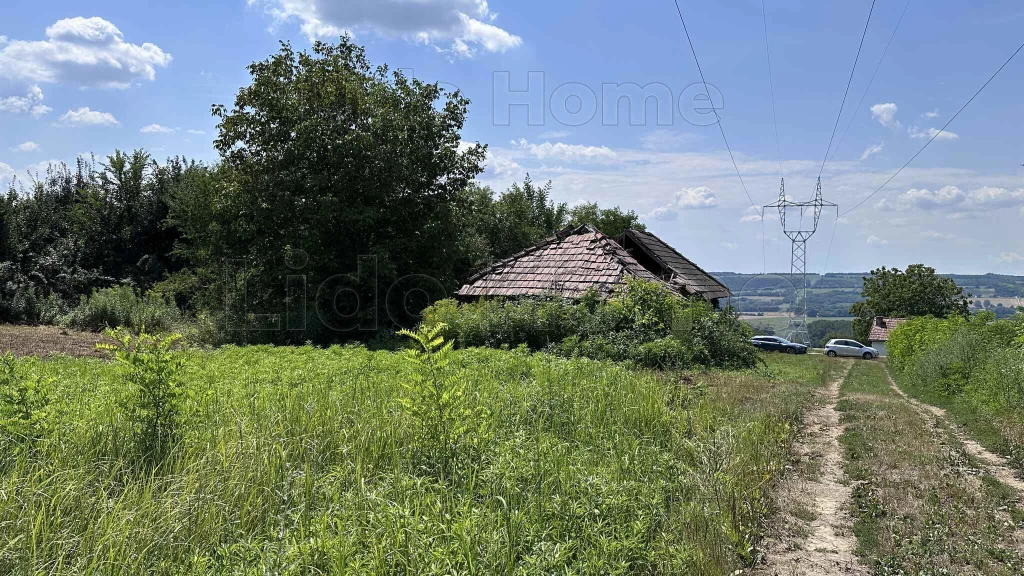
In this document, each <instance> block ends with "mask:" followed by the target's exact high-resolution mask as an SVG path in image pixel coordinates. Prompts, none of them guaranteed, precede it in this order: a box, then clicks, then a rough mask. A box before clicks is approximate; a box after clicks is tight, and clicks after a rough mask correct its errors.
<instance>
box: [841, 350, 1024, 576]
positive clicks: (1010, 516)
mask: <svg viewBox="0 0 1024 576" xmlns="http://www.w3.org/2000/svg"><path fill="white" fill-rule="evenodd" d="M842 394H843V399H842V400H841V401H840V403H839V406H838V408H839V409H840V410H841V411H842V412H843V414H844V423H845V425H846V432H845V433H844V435H843V437H842V443H843V446H844V448H845V452H846V457H847V461H848V463H847V468H846V470H847V475H848V476H849V477H850V479H851V480H852V481H853V483H854V511H853V512H854V517H855V518H856V523H855V526H854V532H855V533H856V535H857V538H858V554H859V555H860V556H861V557H862V558H863V559H864V561H865V562H866V563H868V564H869V565H871V567H872V568H873V569H874V571H875V572H876V573H878V574H985V575H989V574H992V575H995V574H1000V575H1002V574H1006V575H1010V574H1020V573H1021V571H1022V570H1024V560H1022V557H1021V553H1020V549H1019V548H1020V546H1019V543H1018V534H1017V533H1018V527H1017V525H1015V524H1014V521H1015V519H1016V518H1017V517H1018V516H1019V513H1018V512H1016V510H1017V505H1018V502H1017V498H1018V497H1019V495H1018V494H1016V493H1015V492H1014V491H1012V490H1007V489H1006V488H1005V487H1004V486H1002V485H1001V484H999V483H998V482H997V481H995V480H994V479H993V478H990V477H984V476H981V475H980V470H979V463H977V462H973V461H972V460H971V458H970V456H969V455H968V454H967V453H966V452H965V451H964V449H963V446H962V444H961V443H960V442H959V441H958V440H957V439H956V437H955V436H953V435H952V434H951V433H950V431H949V430H947V429H946V428H944V427H943V426H942V425H941V423H937V422H935V421H934V420H933V419H931V418H929V417H927V416H926V415H923V414H922V413H920V412H919V411H917V410H915V408H914V407H913V406H911V405H910V403H908V402H907V401H906V400H905V399H903V398H901V397H899V396H898V395H897V394H896V392H895V391H893V390H892V389H891V388H890V387H889V384H888V381H887V379H886V375H885V368H884V366H883V365H880V364H876V363H858V364H857V365H856V366H855V367H854V369H853V371H852V372H851V374H850V375H849V377H848V378H847V380H846V382H845V383H844V385H843V388H842Z"/></svg>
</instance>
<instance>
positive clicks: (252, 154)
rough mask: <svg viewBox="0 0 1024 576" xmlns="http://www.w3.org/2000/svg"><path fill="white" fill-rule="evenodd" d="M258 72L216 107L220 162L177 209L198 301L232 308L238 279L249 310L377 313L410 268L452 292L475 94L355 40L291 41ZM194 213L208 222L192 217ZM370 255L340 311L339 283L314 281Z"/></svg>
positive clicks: (477, 166)
mask: <svg viewBox="0 0 1024 576" xmlns="http://www.w3.org/2000/svg"><path fill="white" fill-rule="evenodd" d="M249 73H250V75H251V77H252V81H251V83H250V85H248V86H245V87H243V88H242V89H241V90H239V92H238V94H237V96H236V98H235V102H234V105H233V106H232V107H231V108H230V109H229V108H227V107H226V106H223V105H217V106H214V107H213V115H214V116H215V117H216V118H218V119H219V121H220V122H219V124H218V136H217V138H216V140H215V141H214V145H215V146H216V148H217V150H218V151H219V152H220V155H221V163H220V165H219V166H218V168H217V170H216V171H215V172H214V173H212V174H210V175H205V176H200V175H193V177H192V178H190V180H189V182H188V188H189V189H188V190H183V191H179V193H178V199H177V200H176V201H175V203H176V207H175V208H174V210H172V214H171V219H172V220H174V221H177V222H182V223H183V224H182V225H183V226H185V227H186V228H188V232H187V237H186V239H185V241H184V242H182V243H181V248H180V249H181V251H182V252H183V253H184V254H186V255H187V257H188V259H189V261H190V262H191V263H192V269H191V273H192V274H193V275H195V278H196V279H197V282H199V285H200V286H201V287H202V291H201V292H200V297H201V299H204V300H205V302H202V303H201V304H202V306H203V307H207V308H210V309H217V308H218V307H221V308H222V307H223V302H226V301H232V302H236V301H237V300H232V298H233V296H232V294H233V291H234V290H235V289H236V287H237V286H238V285H239V284H240V283H242V284H244V286H245V297H246V299H245V302H244V313H245V314H281V313H284V312H285V310H286V309H287V310H294V307H295V306H297V305H300V304H301V303H302V302H305V304H304V306H305V309H306V316H307V317H308V318H309V319H310V320H311V322H312V323H316V322H317V320H320V321H323V322H321V324H323V325H325V326H326V325H330V321H329V319H328V320H325V318H324V317H323V314H322V313H323V312H324V311H325V310H326V311H328V312H327V313H328V314H332V313H333V312H334V311H338V314H340V315H346V314H349V313H350V312H352V311H355V312H357V313H358V314H363V315H376V316H377V318H378V320H380V319H381V316H382V314H381V313H380V310H379V308H380V306H379V305H378V306H377V307H376V309H375V307H373V306H372V302H373V301H374V298H375V297H377V296H379V297H380V298H383V296H384V294H383V293H382V292H386V290H387V287H388V286H389V285H390V284H391V282H393V281H394V280H396V279H398V278H401V277H404V276H407V275H410V274H422V275H429V276H431V277H433V278H435V279H436V280H437V282H438V284H439V285H440V286H442V287H443V289H444V290H450V289H453V288H454V287H455V286H456V285H457V283H458V277H459V276H460V274H462V273H463V270H462V268H464V267H468V266H469V265H470V264H468V263H467V262H469V261H471V260H472V259H473V257H472V255H466V254H464V253H463V250H464V244H463V243H462V242H461V241H460V234H461V232H462V223H463V219H464V216H465V210H464V207H463V206H462V205H461V204H460V201H461V200H464V198H465V197H464V196H463V194H462V191H463V190H465V189H466V187H467V186H468V184H469V183H470V182H471V181H472V180H473V178H474V177H475V176H476V175H477V174H479V173H480V172H481V171H482V162H483V160H484V157H485V154H486V148H485V147H484V146H481V145H470V146H463V144H462V137H461V130H462V127H463V124H464V122H465V119H466V113H467V108H468V105H469V101H468V100H467V99H466V98H464V97H463V96H462V95H461V94H459V93H458V92H447V91H445V90H444V89H442V88H441V87H439V86H438V85H437V84H427V83H424V82H421V81H419V80H415V79H411V78H408V77H406V76H405V75H404V74H402V73H400V72H391V71H389V70H388V68H387V67H386V66H380V67H372V66H371V64H370V62H369V61H368V60H367V57H366V54H365V52H364V50H363V48H361V47H359V46H357V45H356V44H354V43H352V41H351V40H350V39H349V38H347V37H343V38H342V39H341V40H340V41H339V42H338V43H337V44H333V45H332V44H325V43H322V42H317V43H315V44H314V45H313V47H312V50H311V51H310V52H296V51H295V50H293V49H292V47H291V46H290V45H289V44H287V43H284V44H282V45H281V49H280V50H279V51H278V52H277V53H276V54H274V55H273V56H271V57H270V58H268V59H266V60H263V61H260V62H255V63H253V64H251V65H250V66H249ZM204 209H208V210H209V211H210V212H211V213H209V214H203V213H202V210H204ZM192 218H198V219H199V221H200V222H202V224H203V225H205V226H207V227H208V230H205V231H204V230H202V229H201V228H202V226H193V225H189V224H187V223H185V222H186V221H189V220H190V219H192ZM210 228H212V231H210V230H209V229H210ZM361 261H362V262H363V263H364V268H363V269H362V270H359V272H360V273H361V277H362V279H363V282H362V284H361V285H360V287H359V288H358V289H356V292H358V293H359V297H360V299H359V302H358V303H355V302H350V303H348V304H343V305H342V307H345V306H348V307H349V308H351V310H348V309H346V311H344V312H342V311H339V310H338V307H339V300H338V298H339V294H340V292H339V290H334V289H331V288H330V287H328V288H326V289H318V288H319V287H323V286H324V285H323V282H325V281H328V282H329V279H330V278H332V277H336V275H338V274H354V273H356V272H357V267H358V266H359V264H360V262H361ZM373 262H376V264H375V269H373V267H374V265H373V264H372V263H373ZM239 263H244V267H242V268H238V266H239V265H240V264H239ZM222 268H223V269H222ZM239 270H241V271H239ZM236 272H237V274H236ZM239 274H240V275H239ZM296 274H302V275H305V276H306V278H307V279H308V282H309V284H308V285H307V288H306V291H305V293H304V294H296V293H295V292H294V291H289V289H288V287H287V277H288V276H291V275H296ZM349 295H350V296H351V294H349ZM378 304H381V303H380V302H378ZM317 311H319V312H321V313H320V314H318V313H316V312H317ZM289 313H291V312H289ZM310 328H312V326H310ZM279 336H287V334H285V333H281V334H279ZM310 336H311V334H310V333H309V332H308V331H307V332H305V333H299V334H297V335H295V337H297V338H302V339H305V338H308V337H310ZM314 336H315V337H316V339H333V338H338V337H343V336H346V335H340V334H329V333H328V334H322V335H314ZM347 336H351V335H347Z"/></svg>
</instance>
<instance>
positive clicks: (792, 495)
mask: <svg viewBox="0 0 1024 576" xmlns="http://www.w3.org/2000/svg"><path fill="white" fill-rule="evenodd" d="M849 370H850V365H847V367H846V369H845V370H844V372H843V375H842V376H841V377H840V378H838V379H837V380H835V381H834V382H831V383H830V384H829V386H828V388H827V389H825V391H824V393H823V395H822V397H821V398H820V399H819V406H818V407H816V408H815V409H813V410H811V411H809V412H808V413H807V414H806V416H805V417H804V428H803V431H802V433H801V434H800V437H799V438H798V439H797V441H796V443H795V445H794V451H793V452H794V459H795V461H796V462H795V466H794V472H793V474H791V477H790V478H788V479H787V480H786V481H784V482H785V484H784V486H783V488H782V490H781V492H780V494H779V496H778V499H779V504H780V506H781V508H782V513H783V514H782V515H783V526H784V527H783V528H782V529H781V533H780V534H778V535H775V536H774V537H773V538H772V541H771V543H770V544H769V546H768V549H767V558H766V560H767V563H766V565H765V566H764V567H762V568H761V569H759V570H758V573H760V574H770V575H773V576H791V575H793V576H797V575H808V576H811V575H816V576H821V575H828V574H869V571H868V570H867V568H865V567H864V566H863V565H862V564H861V563H860V561H859V559H858V558H857V556H856V554H855V549H856V546H857V541H856V538H855V537H854V535H853V531H852V527H853V519H852V518H851V517H850V514H849V508H850V503H851V501H852V488H851V487H850V486H849V484H848V483H847V482H846V479H845V475H844V472H843V455H842V454H843V453H842V449H841V448H840V446H839V437H840V436H841V435H842V432H843V427H842V425H841V424H840V420H839V413H838V412H837V411H836V402H838V400H839V387H840V385H841V383H842V380H843V379H844V378H845V377H846V375H847V374H848V373H849Z"/></svg>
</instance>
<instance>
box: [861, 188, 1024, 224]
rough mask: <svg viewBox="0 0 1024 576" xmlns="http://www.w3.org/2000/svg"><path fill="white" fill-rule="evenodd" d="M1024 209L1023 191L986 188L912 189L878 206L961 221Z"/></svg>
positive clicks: (881, 202) (1021, 189)
mask: <svg viewBox="0 0 1024 576" xmlns="http://www.w3.org/2000/svg"><path fill="white" fill-rule="evenodd" d="M1017 206H1024V188H1020V189H1018V190H1008V189H1006V188H999V187H995V186H985V187H982V188H978V189H975V190H971V191H970V192H964V191H963V190H961V189H960V188H958V187H956V186H943V187H942V188H940V189H938V190H936V191H934V192H933V191H930V190H928V189H917V188H912V189H910V190H908V191H906V192H904V193H903V194H900V195H899V196H897V197H896V198H894V199H892V200H888V199H886V200H882V201H880V202H879V203H878V204H877V205H876V207H877V208H880V209H883V210H900V211H903V210H912V209H919V210H945V211H948V212H950V213H951V214H952V215H953V216H955V217H958V218H965V217H969V216H970V215H972V214H973V213H976V212H981V211H985V210H998V209H1002V208H1014V207H1017Z"/></svg>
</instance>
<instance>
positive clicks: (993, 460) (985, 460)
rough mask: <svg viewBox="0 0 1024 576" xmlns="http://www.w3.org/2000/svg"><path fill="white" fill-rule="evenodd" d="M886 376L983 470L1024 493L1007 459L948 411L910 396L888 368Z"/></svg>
mask: <svg viewBox="0 0 1024 576" xmlns="http://www.w3.org/2000/svg"><path fill="white" fill-rule="evenodd" d="M885 377H886V378H888V379H889V386H891V387H892V389H893V390H894V391H895V392H896V393H897V394H899V395H900V397H901V398H903V399H904V400H906V401H907V402H909V403H910V404H911V405H912V406H913V407H914V409H916V410H917V411H918V413H920V414H921V416H922V417H924V418H925V420H931V421H934V422H935V424H937V425H938V424H940V423H941V425H942V426H943V427H944V428H946V429H947V430H949V431H950V433H951V434H953V436H954V437H955V438H956V439H957V440H958V441H959V442H960V443H961V444H963V447H964V450H965V451H966V452H967V453H968V454H970V455H971V456H972V457H973V458H974V459H975V460H977V461H978V462H979V463H980V464H981V465H982V471H983V472H987V473H988V474H991V475H992V476H994V477H995V478H997V479H998V480H999V481H1000V482H1002V483H1003V484H1006V485H1007V486H1009V487H1011V488H1013V489H1014V490H1016V491H1017V492H1019V493H1021V494H1024V481H1022V480H1021V479H1019V478H1017V475H1016V474H1015V473H1014V472H1013V469H1012V468H1010V466H1009V464H1007V462H1006V459H1004V458H1003V457H1002V456H1000V455H998V454H995V453H993V452H990V451H988V450H986V449H985V447H984V446H982V445H981V444H978V442H977V441H975V440H974V439H972V438H971V437H969V436H967V435H966V434H964V432H963V431H961V430H960V428H959V427H958V426H956V425H955V424H952V423H951V422H949V421H948V420H947V419H946V411H945V410H943V409H942V408H939V407H938V406H932V405H930V404H925V403H924V402H921V401H919V400H917V399H915V398H911V397H910V396H908V395H907V394H906V393H905V392H903V390H901V389H900V387H899V386H897V385H896V381H895V380H893V378H892V375H891V374H890V373H889V370H888V368H886V370H885Z"/></svg>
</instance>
